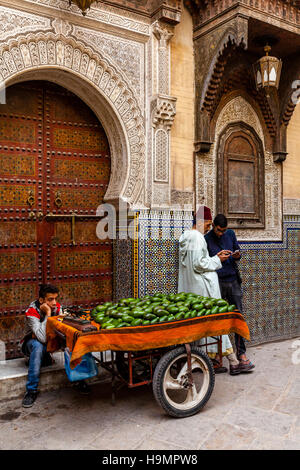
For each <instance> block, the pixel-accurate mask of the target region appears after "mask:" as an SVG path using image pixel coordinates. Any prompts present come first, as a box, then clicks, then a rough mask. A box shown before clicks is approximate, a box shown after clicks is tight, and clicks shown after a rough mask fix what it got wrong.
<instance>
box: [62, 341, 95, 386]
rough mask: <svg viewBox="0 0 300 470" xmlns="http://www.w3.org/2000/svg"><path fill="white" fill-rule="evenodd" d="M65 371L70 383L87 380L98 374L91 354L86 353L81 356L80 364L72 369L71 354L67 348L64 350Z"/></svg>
mask: <svg viewBox="0 0 300 470" xmlns="http://www.w3.org/2000/svg"><path fill="white" fill-rule="evenodd" d="M64 355H65V370H66V374H67V377H68V379H69V380H70V382H76V381H77V380H84V379H89V378H90V377H94V376H95V375H97V374H98V368H97V364H96V361H95V359H94V357H93V356H92V354H91V353H87V354H85V355H84V356H82V359H81V362H80V364H78V366H76V367H75V368H74V369H71V367H70V360H71V353H70V350H69V349H68V348H66V349H65V353H64Z"/></svg>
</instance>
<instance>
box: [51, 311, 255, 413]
mask: <svg viewBox="0 0 300 470" xmlns="http://www.w3.org/2000/svg"><path fill="white" fill-rule="evenodd" d="M90 324H91V327H93V328H92V329H91V330H90V331H89V328H88V326H87V327H86V331H83V328H82V329H81V330H79V329H78V328H79V327H77V326H76V324H75V325H72V326H71V325H70V324H67V323H66V322H65V321H64V318H63V317H60V316H56V317H49V319H48V321H47V340H48V343H47V344H48V351H49V352H54V351H56V350H58V349H60V348H61V347H68V348H69V350H70V351H71V352H72V356H71V364H70V365H71V368H74V367H75V366H76V365H77V364H79V363H80V360H81V357H82V356H83V355H84V354H86V353H88V352H91V353H93V352H100V359H99V358H95V359H96V360H98V361H99V362H100V364H101V366H102V367H103V368H104V369H106V370H108V371H109V372H110V374H111V379H112V403H113V404H114V402H115V395H116V391H117V390H118V389H119V387H120V386H122V385H124V384H125V385H127V386H128V387H129V388H133V387H137V386H140V385H145V384H150V383H152V387H153V393H154V397H155V399H156V400H157V402H158V404H159V405H160V406H161V407H162V408H163V409H164V410H165V411H166V413H167V414H169V415H170V416H173V417H176V418H181V417H187V416H191V415H193V414H195V413H197V412H198V411H199V410H200V409H202V408H203V407H204V405H205V404H206V403H207V402H208V400H209V398H210V396H211V394H212V391H213V388H214V382H215V373H214V366H213V363H212V361H211V359H210V358H209V356H208V354H207V352H206V351H207V344H208V342H209V344H212V343H213V342H214V343H216V344H217V345H218V351H219V356H220V358H222V354H221V351H222V336H221V335H224V334H229V333H231V332H234V333H237V334H239V335H241V336H243V337H244V338H245V339H248V340H249V339H250V335H249V329H248V326H247V323H246V321H245V319H244V318H243V316H242V314H241V313H240V312H239V311H237V310H235V311H232V312H227V313H218V314H215V315H209V316H203V317H196V318H188V319H183V320H180V321H171V322H170V321H169V322H165V323H161V324H154V325H146V326H131V327H125V328H124V327H123V328H114V329H107V330H105V329H102V328H101V327H100V326H99V324H97V323H95V322H93V321H92V322H90ZM208 337H209V340H208ZM203 338H205V340H203ZM200 339H202V341H201V347H200V346H199V344H197V343H198V341H199V340H200ZM62 341H63V342H62ZM205 349H206V351H205ZM108 351H110V356H111V357H110V360H109V361H106V360H105V353H106V352H108ZM221 365H222V364H221Z"/></svg>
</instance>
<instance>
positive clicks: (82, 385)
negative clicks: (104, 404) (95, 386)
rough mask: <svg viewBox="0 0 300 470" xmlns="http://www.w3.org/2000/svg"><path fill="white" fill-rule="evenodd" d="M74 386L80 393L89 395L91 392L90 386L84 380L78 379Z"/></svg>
mask: <svg viewBox="0 0 300 470" xmlns="http://www.w3.org/2000/svg"><path fill="white" fill-rule="evenodd" d="M75 388H76V389H77V390H78V392H79V393H81V395H89V394H90V393H91V388H90V387H89V386H88V384H87V383H86V382H85V381H84V380H80V381H79V382H77V383H76V385H75Z"/></svg>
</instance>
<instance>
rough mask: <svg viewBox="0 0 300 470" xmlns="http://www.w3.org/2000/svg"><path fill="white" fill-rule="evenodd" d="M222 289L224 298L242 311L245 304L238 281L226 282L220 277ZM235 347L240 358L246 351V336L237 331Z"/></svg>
mask: <svg viewBox="0 0 300 470" xmlns="http://www.w3.org/2000/svg"><path fill="white" fill-rule="evenodd" d="M219 284H220V290H221V295H222V299H225V300H227V301H228V302H229V303H230V304H235V305H236V306H237V309H238V310H239V311H240V312H241V313H242V312H243V304H242V296H243V293H242V289H241V285H240V284H239V283H238V281H232V282H224V281H222V280H221V279H219ZM235 347H236V355H237V357H238V358H239V357H240V356H241V355H242V354H245V352H246V345H245V341H244V338H243V337H242V336H240V335H238V334H237V333H235Z"/></svg>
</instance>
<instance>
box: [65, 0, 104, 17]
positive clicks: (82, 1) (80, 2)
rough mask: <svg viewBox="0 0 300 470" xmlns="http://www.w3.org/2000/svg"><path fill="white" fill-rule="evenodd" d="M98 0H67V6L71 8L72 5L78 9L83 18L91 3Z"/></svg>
mask: <svg viewBox="0 0 300 470" xmlns="http://www.w3.org/2000/svg"><path fill="white" fill-rule="evenodd" d="M95 1H98V0H69V5H70V6H71V5H72V3H75V5H77V6H78V8H80V10H81V11H82V14H83V15H84V16H85V15H86V14H87V10H88V9H89V8H90V7H91V5H92V3H94V2H95Z"/></svg>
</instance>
